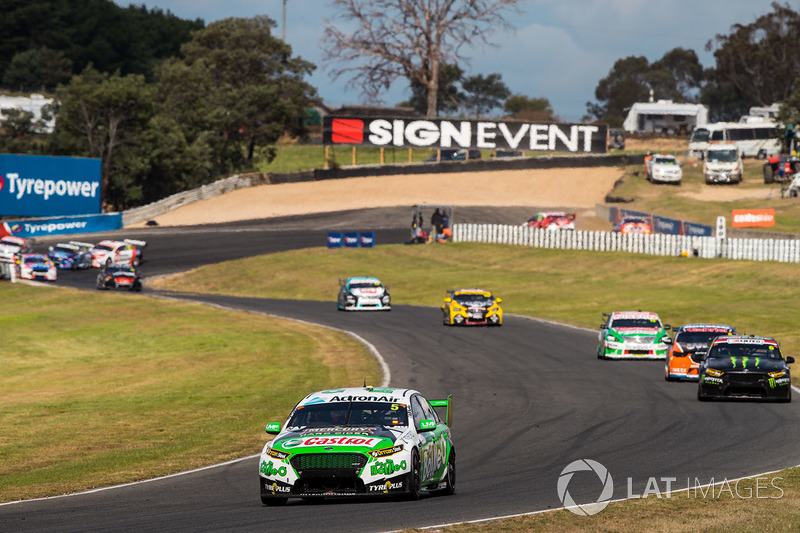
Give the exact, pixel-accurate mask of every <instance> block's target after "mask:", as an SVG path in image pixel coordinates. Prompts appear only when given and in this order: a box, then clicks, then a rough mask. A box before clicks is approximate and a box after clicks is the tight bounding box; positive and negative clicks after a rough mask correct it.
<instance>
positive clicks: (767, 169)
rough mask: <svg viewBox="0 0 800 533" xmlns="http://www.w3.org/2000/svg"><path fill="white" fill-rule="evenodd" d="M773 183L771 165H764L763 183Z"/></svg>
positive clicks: (773, 177)
mask: <svg viewBox="0 0 800 533" xmlns="http://www.w3.org/2000/svg"><path fill="white" fill-rule="evenodd" d="M774 181H775V174H774V172H773V170H772V165H770V164H769V163H764V183H773V182H774Z"/></svg>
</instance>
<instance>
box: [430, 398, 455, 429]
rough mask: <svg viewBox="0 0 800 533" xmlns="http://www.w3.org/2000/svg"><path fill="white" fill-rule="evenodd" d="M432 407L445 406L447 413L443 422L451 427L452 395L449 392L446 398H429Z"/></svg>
mask: <svg viewBox="0 0 800 533" xmlns="http://www.w3.org/2000/svg"><path fill="white" fill-rule="evenodd" d="M431 406H432V407H446V408H447V414H446V416H445V420H444V423H445V424H447V427H453V395H452V394H449V395H448V396H447V399H446V400H431Z"/></svg>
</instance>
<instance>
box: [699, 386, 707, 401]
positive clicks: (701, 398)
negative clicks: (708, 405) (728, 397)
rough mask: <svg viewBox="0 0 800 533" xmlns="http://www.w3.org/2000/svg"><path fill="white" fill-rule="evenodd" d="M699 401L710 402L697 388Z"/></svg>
mask: <svg viewBox="0 0 800 533" xmlns="http://www.w3.org/2000/svg"><path fill="white" fill-rule="evenodd" d="M697 399H698V400H700V401H701V402H707V401H708V396H706V395H705V394H703V393H702V392H700V387H697Z"/></svg>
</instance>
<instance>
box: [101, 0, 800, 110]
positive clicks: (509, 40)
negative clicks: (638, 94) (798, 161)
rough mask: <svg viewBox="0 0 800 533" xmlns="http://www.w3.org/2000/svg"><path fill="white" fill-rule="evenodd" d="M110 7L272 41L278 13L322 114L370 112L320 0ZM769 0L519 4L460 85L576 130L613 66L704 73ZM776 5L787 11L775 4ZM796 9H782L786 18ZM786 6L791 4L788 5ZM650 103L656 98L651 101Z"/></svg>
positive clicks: (392, 99) (539, 0) (466, 66)
mask: <svg viewBox="0 0 800 533" xmlns="http://www.w3.org/2000/svg"><path fill="white" fill-rule="evenodd" d="M115 1H116V3H117V4H119V5H122V6H127V5H128V4H131V3H133V4H135V5H142V4H144V5H145V6H147V7H148V8H150V9H153V8H160V9H162V10H164V11H170V12H172V13H173V14H174V15H176V16H178V17H180V18H184V19H192V20H194V19H197V18H200V19H203V20H204V21H205V23H206V24H209V23H211V22H214V21H216V20H220V19H224V18H228V17H253V16H256V15H267V16H269V17H270V18H272V19H273V20H274V21H275V22H276V27H275V29H274V31H273V35H275V36H276V37H278V38H280V37H281V36H282V35H283V30H284V29H283V28H282V27H281V21H282V18H283V6H284V3H285V4H286V28H285V33H286V41H287V42H288V43H289V45H290V46H291V47H292V53H293V55H294V56H300V57H302V58H303V59H305V60H307V61H310V62H312V63H314V64H315V65H317V70H316V71H315V72H314V74H313V75H312V76H311V77H309V78H307V81H308V82H309V83H310V84H311V85H313V86H314V87H316V88H317V91H318V93H319V95H320V96H321V97H322V99H323V102H324V103H325V105H327V106H328V107H331V108H337V107H340V106H343V105H359V104H365V103H368V102H366V101H365V100H364V98H363V96H362V95H361V94H360V91H359V90H358V89H348V88H346V85H347V81H348V79H347V78H338V79H335V80H334V79H332V78H331V77H330V69H329V68H326V65H325V64H323V63H322V57H323V49H322V47H321V43H320V38H321V36H322V30H323V28H324V27H325V24H326V21H332V22H334V23H336V21H337V18H336V17H337V12H336V11H335V10H334V9H333V8H332V7H331V5H330V2H329V1H328V0H224V1H221V0H132V1H125V0H115ZM773 1H774V0H522V2H520V4H519V7H520V12H519V13H517V14H514V13H509V14H508V16H507V19H508V20H509V22H510V23H511V26H512V28H513V29H512V30H503V29H499V30H498V31H492V32H490V33H489V35H488V38H489V39H488V40H489V42H490V43H492V45H485V44H480V45H475V46H473V47H470V48H465V49H464V50H462V55H464V56H465V58H466V62H464V63H461V64H460V66H461V68H462V69H463V70H464V72H465V76H474V75H477V74H482V75H484V76H486V75H489V74H495V73H497V74H500V75H501V77H502V81H503V83H505V84H506V86H507V87H508V88H509V90H510V91H511V92H512V93H513V94H520V95H524V96H527V97H529V98H547V99H548V100H549V102H550V104H551V106H552V108H553V111H554V113H555V115H556V116H557V117H558V118H559V119H561V120H562V121H568V122H578V121H580V120H581V119H582V117H583V116H584V115H585V113H586V102H588V101H592V102H594V101H595V97H594V90H595V87H597V84H598V82H599V81H600V80H601V79H602V78H604V77H606V76H607V75H608V73H609V72H610V70H611V68H612V67H613V66H614V62H615V61H617V60H618V59H622V58H625V57H628V56H644V57H646V58H647V59H648V61H649V62H651V63H652V62H655V61H658V60H659V59H661V58H662V57H663V56H664V54H665V53H666V52H668V51H670V50H672V49H674V48H676V47H683V48H686V49H692V50H694V51H695V52H696V53H697V56H698V58H699V60H700V63H701V64H702V65H703V66H704V67H713V66H714V57H713V54H712V53H711V52H706V50H705V47H706V43H707V42H708V41H709V40H712V39H713V38H714V37H715V36H716V35H718V34H722V35H728V34H730V33H731V31H732V26H733V25H734V24H743V25H746V24H750V23H751V22H754V21H755V20H756V19H757V18H758V17H759V16H760V15H763V14H765V13H767V12H769V11H771V4H772V2H773ZM781 3H785V0H783V1H782V2H781ZM797 3H798V0H791V1H789V4H790V6H791V7H792V8H793V9H800V6H798V5H796V4H797ZM793 4H794V5H793ZM409 97H410V92H409V90H408V83H406V82H405V81H404V80H400V81H398V82H396V83H395V84H394V85H393V86H392V87H391V88H390V89H389V90H388V91H387V92H386V93H385V94H384V95H383V102H382V103H383V104H385V105H390V106H393V105H396V104H398V103H400V102H402V101H404V100H407V99H408V98H409ZM656 98H658V95H656Z"/></svg>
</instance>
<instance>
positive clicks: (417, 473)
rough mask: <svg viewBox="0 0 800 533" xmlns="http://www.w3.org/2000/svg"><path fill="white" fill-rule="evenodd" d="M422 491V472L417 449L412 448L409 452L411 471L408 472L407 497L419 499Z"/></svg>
mask: <svg viewBox="0 0 800 533" xmlns="http://www.w3.org/2000/svg"><path fill="white" fill-rule="evenodd" d="M421 493H422V473H421V469H420V461H419V451H418V450H417V449H416V448H414V451H412V452H411V472H409V473H408V498H409V499H410V500H419V496H420V494H421Z"/></svg>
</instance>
